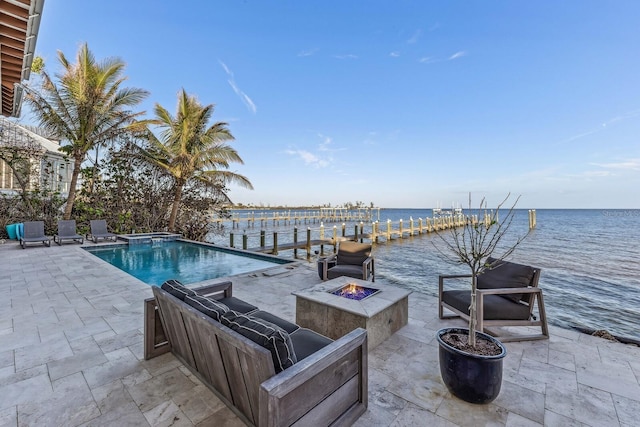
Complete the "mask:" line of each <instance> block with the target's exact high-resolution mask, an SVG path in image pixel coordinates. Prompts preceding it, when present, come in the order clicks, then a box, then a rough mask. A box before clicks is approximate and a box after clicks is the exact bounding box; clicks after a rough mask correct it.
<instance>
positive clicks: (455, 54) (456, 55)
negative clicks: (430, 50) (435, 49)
mask: <svg viewBox="0 0 640 427" xmlns="http://www.w3.org/2000/svg"><path fill="white" fill-rule="evenodd" d="M466 55H467V52H465V51H464V50H461V51H458V52H456V53H454V54H453V55H451V56H450V57H449V58H447V60H448V61H453V60H454V59H458V58H462V57H463V56H466Z"/></svg>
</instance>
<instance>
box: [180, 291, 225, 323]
mask: <svg viewBox="0 0 640 427" xmlns="http://www.w3.org/2000/svg"><path fill="white" fill-rule="evenodd" d="M184 302H186V303H187V304H189V305H190V306H191V307H193V308H195V309H196V310H198V311H199V312H201V313H204V314H206V315H207V316H209V317H211V318H212V319H214V320H217V321H218V322H219V321H220V318H221V317H222V315H223V314H225V313H226V312H227V311H229V307H227V306H226V305H224V304H222V303H221V302H219V301H216V300H213V299H210V298H207V297H203V296H201V295H187V296H186V297H185V298H184Z"/></svg>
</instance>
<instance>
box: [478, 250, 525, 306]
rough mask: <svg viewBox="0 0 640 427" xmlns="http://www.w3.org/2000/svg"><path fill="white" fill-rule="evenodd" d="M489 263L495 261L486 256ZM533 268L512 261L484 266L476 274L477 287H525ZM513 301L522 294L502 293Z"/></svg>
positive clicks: (516, 300) (518, 298)
mask: <svg viewBox="0 0 640 427" xmlns="http://www.w3.org/2000/svg"><path fill="white" fill-rule="evenodd" d="M487 262H488V263H489V264H491V263H494V262H496V260H495V259H493V258H488V259H487ZM533 274H534V268H533V267H530V266H528V265H522V264H516V263H514V262H506V261H499V262H498V263H497V264H496V265H495V266H494V267H491V268H486V269H485V270H484V271H483V272H482V274H480V275H479V276H478V289H500V288H526V287H527V286H529V285H530V284H531V280H532V279H533ZM502 296H503V297H504V298H508V299H510V300H512V301H514V302H518V301H520V299H521V298H522V294H507V295H502Z"/></svg>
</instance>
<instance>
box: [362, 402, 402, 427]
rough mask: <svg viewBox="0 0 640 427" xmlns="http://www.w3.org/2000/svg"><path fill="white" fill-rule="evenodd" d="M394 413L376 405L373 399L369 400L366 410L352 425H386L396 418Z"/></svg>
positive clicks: (364, 426)
mask: <svg viewBox="0 0 640 427" xmlns="http://www.w3.org/2000/svg"><path fill="white" fill-rule="evenodd" d="M396 416H397V415H396V414H393V413H391V412H389V411H388V410H387V409H386V408H384V407H382V406H380V405H378V404H377V403H376V402H375V401H374V402H372V401H371V400H370V401H369V406H368V408H367V411H366V412H365V413H364V414H362V416H361V417H360V418H358V420H357V421H356V422H355V423H354V424H353V427H372V426H376V425H379V426H388V425H391V423H392V422H393V420H395V419H396Z"/></svg>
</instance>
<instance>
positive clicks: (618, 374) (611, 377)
mask: <svg viewBox="0 0 640 427" xmlns="http://www.w3.org/2000/svg"><path fill="white" fill-rule="evenodd" d="M576 375H577V378H578V382H579V383H580V384H585V385H588V386H590V387H594V388H597V389H600V390H604V391H608V392H610V393H616V394H619V395H621V396H626V397H629V398H631V399H638V396H640V385H638V382H637V381H636V378H635V375H634V373H633V370H632V369H631V366H630V365H629V364H628V363H626V362H625V363H613V364H612V363H608V362H606V363H597V362H589V363H585V364H582V365H578V366H577V367H576Z"/></svg>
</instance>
